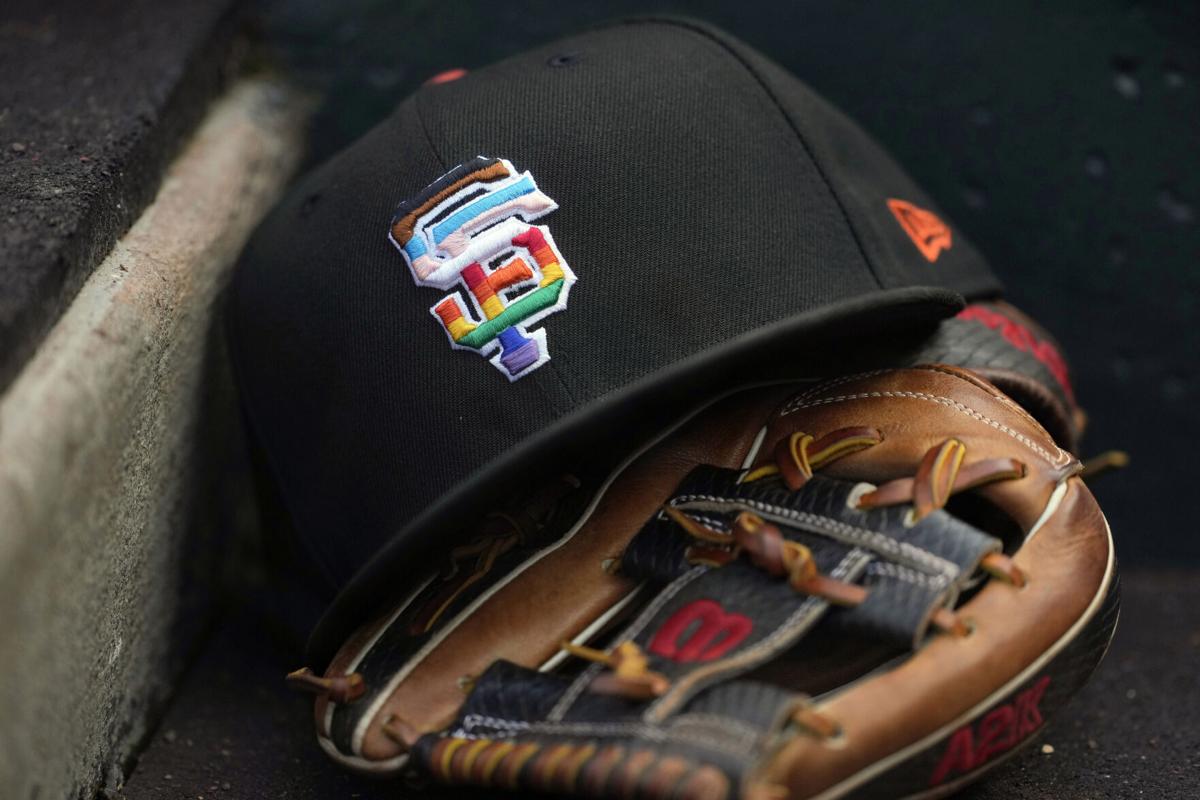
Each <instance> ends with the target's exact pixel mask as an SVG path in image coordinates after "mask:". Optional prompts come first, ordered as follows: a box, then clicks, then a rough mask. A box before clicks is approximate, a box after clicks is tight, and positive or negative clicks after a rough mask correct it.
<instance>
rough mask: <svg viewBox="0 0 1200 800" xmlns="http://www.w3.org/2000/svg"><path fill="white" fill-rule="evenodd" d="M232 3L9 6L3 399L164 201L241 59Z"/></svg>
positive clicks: (3, 125) (2, 76)
mask: <svg viewBox="0 0 1200 800" xmlns="http://www.w3.org/2000/svg"><path fill="white" fill-rule="evenodd" d="M234 5H235V3H234V2H232V0H170V1H169V2H162V1H161V0H119V1H118V0H101V1H100V2H94V3H87V4H83V3H78V2H69V0H41V1H37V0H9V1H8V2H6V3H4V4H3V7H2V8H0V389H3V388H4V387H5V385H7V384H8V382H9V381H10V380H11V379H12V377H13V375H15V374H16V371H17V369H18V368H19V366H20V364H22V363H23V362H24V360H25V359H26V358H27V357H28V356H29V354H30V353H31V352H32V351H33V349H34V348H35V347H36V345H37V343H38V341H39V340H40V338H41V336H42V334H43V333H44V332H45V331H46V330H47V329H48V328H49V326H50V325H51V324H53V322H54V320H55V319H57V317H58V315H59V313H61V311H62V309H63V308H65V307H66V305H67V304H68V303H69V302H70V301H71V299H72V298H73V297H74V296H75V292H76V291H77V290H78V289H79V286H80V285H81V284H82V282H83V280H84V279H85V278H86V277H87V276H88V275H89V274H90V273H91V270H92V269H93V268H94V267H95V266H96V264H98V263H99V262H100V261H101V260H102V259H103V258H104V256H105V255H106V254H107V253H108V251H109V249H111V247H112V244H113V242H115V241H116V240H117V237H119V236H120V235H121V234H122V233H123V232H124V231H125V230H126V229H128V227H129V225H130V224H131V222H132V221H133V220H134V219H136V218H137V215H138V214H139V213H140V212H141V210H142V208H144V207H145V205H146V203H147V202H149V200H150V199H151V198H152V197H153V196H154V193H155V191H157V188H158V184H159V179H160V177H161V175H162V171H163V168H164V167H165V165H166V164H167V163H168V161H169V160H170V158H171V156H172V155H173V154H174V153H175V152H176V149H177V146H178V144H179V143H180V142H181V141H182V139H183V137H184V136H185V135H186V134H187V132H188V131H189V130H191V128H192V127H193V126H194V125H195V123H196V121H197V120H199V119H200V116H201V115H202V114H203V112H204V109H205V107H206V106H207V104H208V101H209V99H210V98H211V97H213V96H214V95H215V94H216V92H217V89H218V87H219V86H220V85H221V82H222V75H223V73H224V70H225V68H226V66H227V65H228V64H229V63H230V60H231V58H233V57H234V56H235V53H234V49H233V42H234V39H235V32H236V31H237V30H238V22H237V19H238V15H237V13H235V12H234V11H233V10H232V8H233V6H234Z"/></svg>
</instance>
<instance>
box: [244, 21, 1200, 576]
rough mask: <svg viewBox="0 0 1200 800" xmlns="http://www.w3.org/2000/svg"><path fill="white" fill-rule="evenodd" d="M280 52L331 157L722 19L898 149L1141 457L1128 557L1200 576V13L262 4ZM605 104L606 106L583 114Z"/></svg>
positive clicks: (1122, 542)
mask: <svg viewBox="0 0 1200 800" xmlns="http://www.w3.org/2000/svg"><path fill="white" fill-rule="evenodd" d="M257 10H258V11H259V18H260V20H261V23H260V24H261V25H262V32H263V35H264V37H265V39H266V40H267V42H268V43H269V44H270V45H271V47H272V49H273V51H274V52H275V54H276V56H277V57H278V58H280V59H282V60H283V61H284V62H285V63H286V65H287V67H288V68H289V70H291V71H292V73H293V74H295V75H297V76H298V77H299V78H300V79H301V80H304V81H305V82H307V83H308V84H309V85H312V86H314V87H317V88H319V89H321V90H322V91H325V92H327V95H326V96H327V98H328V100H327V101H326V103H325V104H324V106H323V108H322V109H321V110H320V112H319V113H318V116H317V118H316V121H315V123H314V126H313V137H312V153H311V157H310V158H311V161H312V162H313V163H316V162H320V161H322V160H324V159H325V158H327V157H328V156H330V155H331V154H333V153H335V152H336V151H337V150H339V149H340V148H342V147H344V146H345V145H347V144H349V143H350V142H351V141H353V140H354V139H355V138H356V137H358V136H359V135H360V134H362V133H363V132H364V131H365V130H367V129H368V128H369V127H370V126H371V125H372V124H374V123H375V122H377V121H378V120H379V119H381V118H382V117H383V116H385V115H387V114H388V113H390V112H391V110H392V109H393V108H394V107H395V105H396V103H397V102H398V101H399V100H400V99H402V98H403V97H405V96H406V95H408V94H409V93H410V92H411V91H412V90H413V89H415V88H416V87H417V86H419V85H420V84H421V83H422V82H423V81H424V80H426V79H427V78H428V77H429V76H431V75H433V74H436V73H437V72H440V71H442V70H445V69H449V68H452V67H465V68H468V69H470V68H473V67H480V66H484V65H486V64H488V63H491V62H492V61H495V60H497V59H499V58H503V57H504V56H506V55H509V54H512V53H516V52H519V51H520V50H523V49H526V48H528V47H530V46H532V45H535V44H539V43H542V42H546V41H550V40H552V39H554V38H556V37H558V36H561V35H564V34H567V33H570V32H573V31H576V30H579V29H580V28H582V27H584V26H587V25H589V24H595V23H598V22H602V21H604V20H607V19H611V18H614V17H620V16H624V15H629V14H633V13H646V12H648V11H655V12H657V11H670V12H674V13H686V14H688V15H691V16H695V17H698V18H702V19H705V20H709V21H711V22H714V23H716V24H718V25H720V26H722V27H724V28H726V29H727V30H729V31H731V32H733V33H734V34H736V35H737V36H739V37H741V38H743V39H745V40H746V41H748V42H749V43H751V44H752V45H754V46H756V47H758V48H759V49H761V50H762V51H763V52H765V53H766V54H768V55H769V56H771V57H773V58H774V59H776V60H777V61H779V62H780V63H782V64H783V65H784V66H785V67H786V68H788V69H789V70H791V71H792V72H794V73H795V74H796V75H798V76H799V77H800V78H801V79H802V80H804V81H806V82H808V83H809V84H810V85H811V86H813V87H814V88H815V89H816V90H817V91H818V92H820V93H821V94H823V95H825V96H826V97H827V98H828V99H829V100H831V101H833V102H834V103H835V104H836V105H838V106H840V107H841V108H842V109H843V110H845V111H846V112H848V113H849V114H850V115H851V116H852V117H854V118H855V119H856V120H857V121H858V122H859V123H860V124H862V125H863V126H864V127H865V128H866V129H867V130H868V131H869V132H871V133H872V134H873V135H874V136H875V137H876V138H877V139H879V140H880V141H881V142H882V143H883V144H884V146H885V147H887V148H888V149H889V150H891V151H892V153H893V154H894V155H895V156H896V157H897V159H898V160H899V162H900V163H901V164H902V165H904V166H905V168H906V169H907V170H908V171H909V172H910V173H911V174H912V175H913V176H914V177H915V178H916V179H917V181H918V183H920V184H921V185H922V186H923V187H924V188H925V189H926V190H927V191H928V192H929V193H930V194H932V196H933V197H934V198H935V199H936V200H937V202H938V203H939V204H940V206H941V207H942V208H943V209H944V210H945V211H946V212H947V214H948V215H949V216H950V217H951V218H952V219H953V220H954V221H955V222H956V223H957V224H958V225H959V226H960V227H961V228H963V229H964V230H965V231H966V232H967V234H968V235H969V236H970V237H971V238H972V239H973V240H974V241H975V243H976V244H977V245H978V246H979V248H980V249H981V250H982V251H983V253H984V254H985V256H986V257H988V259H989V260H990V262H991V264H992V266H993V268H994V269H995V270H996V272H997V273H998V274H999V276H1000V278H1001V280H1002V281H1003V282H1004V283H1005V284H1006V285H1007V287H1008V296H1009V298H1010V299H1011V300H1012V301H1013V302H1015V303H1016V304H1017V305H1018V306H1020V307H1022V308H1024V309H1025V310H1027V311H1028V312H1030V313H1031V314H1033V315H1034V316H1035V317H1036V318H1037V319H1039V320H1041V321H1042V322H1043V323H1044V324H1045V325H1046V326H1047V327H1048V328H1049V329H1050V330H1051V332H1052V333H1054V334H1055V335H1056V336H1057V337H1058V338H1059V339H1060V340H1061V343H1062V345H1063V347H1064V349H1065V351H1066V354H1067V357H1068V359H1069V361H1070V362H1071V364H1072V366H1073V376H1074V381H1075V385H1076V388H1077V391H1078V395H1079V398H1080V401H1081V404H1082V405H1083V406H1084V408H1085V409H1086V411H1087V412H1088V414H1089V416H1090V418H1091V425H1090V428H1089V432H1088V435H1087V436H1086V437H1085V440H1084V447H1083V451H1084V452H1083V453H1082V455H1084V456H1087V455H1090V454H1091V453H1093V452H1096V451H1099V450H1106V449H1110V448H1120V449H1124V450H1126V451H1128V452H1129V453H1130V455H1131V457H1132V466H1131V467H1130V468H1129V469H1128V470H1126V471H1125V472H1124V473H1121V474H1118V475H1116V476H1113V477H1109V478H1107V479H1104V480H1102V481H1101V482H1099V483H1098V485H1097V488H1096V491H1097V493H1098V495H1099V498H1100V501H1101V503H1102V505H1103V507H1104V508H1105V510H1106V512H1107V514H1108V516H1109V519H1110V522H1111V523H1112V527H1113V530H1114V532H1115V535H1116V537H1117V542H1118V552H1119V554H1120V557H1121V558H1122V560H1124V561H1126V562H1127V563H1132V562H1136V563H1146V564H1156V565H1170V564H1180V563H1196V562H1198V561H1200V531H1198V530H1197V529H1196V527H1197V526H1196V525H1195V524H1194V523H1193V522H1192V521H1191V517H1190V515H1188V514H1181V513H1180V510H1181V509H1180V505H1181V503H1185V502H1187V500H1188V499H1190V498H1191V496H1192V495H1193V491H1192V489H1191V487H1192V485H1193V482H1194V477H1193V475H1192V473H1191V472H1190V468H1191V462H1192V457H1191V454H1190V453H1191V447H1192V443H1193V442H1195V441H1196V440H1197V438H1198V436H1200V424H1198V423H1197V421H1196V417H1195V415H1194V414H1193V408H1194V406H1195V404H1196V402H1197V400H1198V399H1200V375H1198V366H1200V330H1198V329H1197V321H1198V320H1200V309H1198V308H1197V302H1198V298H1200V220H1198V219H1197V215H1198V213H1200V209H1198V208H1197V203H1200V166H1198V159H1200V4H1193V3H1176V4H1171V3H1141V4H1133V3H1121V2H1089V3H1078V4H1072V3H1054V4H1043V3H1035V2H1025V1H1022V0H1013V1H1012V2H994V3H979V2H969V3H964V2H954V1H953V0H950V1H945V0H939V1H936V2H923V3H915V4H914V3H867V2H802V3H788V4H783V3H762V2H746V1H744V0H743V2H728V0H725V2H712V1H708V2H692V3H636V2H598V3H573V2H571V3H568V2H561V1H560V2H514V3H499V2H497V3H492V2H430V1H428V0H417V1H416V2H395V0H390V1H389V0H343V1H342V2H336V3H335V2H321V1H320V0H307V1H305V0H260V3H259V5H258V6H257ZM581 102H586V98H581Z"/></svg>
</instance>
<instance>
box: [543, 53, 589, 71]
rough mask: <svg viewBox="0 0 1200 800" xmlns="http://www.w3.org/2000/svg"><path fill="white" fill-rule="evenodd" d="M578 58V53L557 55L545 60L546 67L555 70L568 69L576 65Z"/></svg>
mask: <svg viewBox="0 0 1200 800" xmlns="http://www.w3.org/2000/svg"><path fill="white" fill-rule="evenodd" d="M580 58H581V56H580V55H579V53H559V54H558V55H556V56H551V57H550V58H548V59H546V66H548V67H555V68H558V67H569V66H571V65H572V64H577V63H578V62H579V60H580Z"/></svg>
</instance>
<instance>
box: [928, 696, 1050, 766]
mask: <svg viewBox="0 0 1200 800" xmlns="http://www.w3.org/2000/svg"><path fill="white" fill-rule="evenodd" d="M1049 685H1050V676H1049V675H1043V676H1042V677H1041V678H1040V679H1039V680H1038V681H1037V683H1035V684H1034V685H1033V686H1031V687H1030V688H1028V689H1026V690H1025V691H1023V692H1021V693H1020V694H1019V695H1017V697H1016V699H1015V700H1013V701H1012V702H1011V703H1008V704H1006V705H1002V706H1000V707H999V708H993V709H992V710H991V711H989V712H988V713H987V716H985V717H984V718H983V719H981V720H980V721H979V723H978V724H977V725H975V726H974V727H972V726H971V725H964V726H963V727H961V728H959V729H958V730H957V731H955V732H954V735H953V736H951V737H950V743H949V744H948V745H947V746H946V753H945V755H943V756H942V760H941V761H940V762H938V765H937V769H935V770H934V771H933V777H932V778H930V780H929V785H930V786H937V785H938V784H940V783H942V782H943V781H945V780H946V779H947V778H949V777H951V776H952V775H965V774H966V773H968V772H971V771H973V770H975V769H978V768H979V767H981V766H983V765H984V764H986V763H987V762H988V761H990V760H991V759H992V758H994V757H995V756H997V755H999V754H1000V753H1003V752H1005V751H1007V750H1011V749H1012V748H1013V747H1015V746H1016V745H1018V744H1020V743H1021V742H1022V741H1024V740H1025V739H1026V738H1027V737H1028V736H1029V735H1030V734H1031V733H1033V732H1034V731H1036V730H1037V729H1038V728H1040V727H1041V726H1042V712H1041V711H1040V710H1039V709H1038V704H1039V703H1040V702H1041V701H1042V695H1044V694H1045V693H1046V687H1047V686H1049Z"/></svg>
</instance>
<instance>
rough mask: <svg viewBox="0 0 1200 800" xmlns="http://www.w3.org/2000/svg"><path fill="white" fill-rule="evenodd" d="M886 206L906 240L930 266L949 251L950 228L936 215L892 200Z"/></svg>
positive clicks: (906, 203) (902, 201)
mask: <svg viewBox="0 0 1200 800" xmlns="http://www.w3.org/2000/svg"><path fill="white" fill-rule="evenodd" d="M887 205H888V208H889V209H891V212H892V214H893V215H894V216H895V217H896V221H897V222H899V223H900V227H901V228H903V229H904V232H905V233H907V234H908V238H910V239H912V243H913V244H915V245H916V246H917V250H919V251H921V255H923V256H925V260H926V261H928V262H929V263H930V264H932V263H933V262H934V261H937V260H938V256H940V255H941V254H942V251H943V250H949V249H950V245H951V238H950V228H949V227H947V225H946V223H944V222H942V221H941V220H940V219H938V216H937V214H934V213H933V212H932V211H926V210H925V209H923V208H920V207H918V206H914V205H913V204H912V203H909V202H906V201H904V200H896V199H894V198H893V199H891V200H888V201H887Z"/></svg>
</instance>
